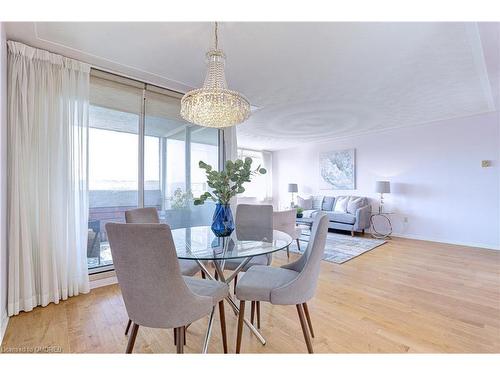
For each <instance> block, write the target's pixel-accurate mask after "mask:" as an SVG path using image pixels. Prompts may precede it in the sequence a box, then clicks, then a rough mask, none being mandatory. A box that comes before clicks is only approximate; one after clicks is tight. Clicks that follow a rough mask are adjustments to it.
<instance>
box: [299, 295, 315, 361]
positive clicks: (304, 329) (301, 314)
mask: <svg viewBox="0 0 500 375" xmlns="http://www.w3.org/2000/svg"><path fill="white" fill-rule="evenodd" d="M296 306H297V313H298V314H299V320H300V326H301V327H302V333H303V334H304V340H305V341H306V346H307V351H308V352H309V354H311V353H313V347H312V344H311V338H310V337H309V331H308V329H307V325H306V324H307V323H306V319H305V317H304V310H303V308H302V305H300V304H299V305H296Z"/></svg>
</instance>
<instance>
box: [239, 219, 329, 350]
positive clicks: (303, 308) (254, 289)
mask: <svg viewBox="0 0 500 375" xmlns="http://www.w3.org/2000/svg"><path fill="white" fill-rule="evenodd" d="M327 232H328V216H326V214H318V215H317V216H316V218H315V219H314V222H313V225H312V229H311V237H310V240H309V243H308V245H307V248H306V250H305V251H304V254H302V256H301V257H300V258H299V259H298V260H297V261H295V262H292V263H289V264H285V265H284V266H281V268H277V267H269V266H254V267H252V268H250V269H249V270H248V271H247V272H246V273H245V275H243V276H242V277H241V279H240V281H239V282H238V285H237V286H236V298H238V299H239V300H240V312H239V316H238V332H237V336H236V353H239V352H240V349H241V337H242V333H243V318H244V315H245V301H265V302H270V303H271V304H273V305H295V306H296V308H297V313H298V315H299V320H300V325H301V327H302V333H303V334H304V340H305V342H306V346H307V350H308V352H309V353H312V352H313V347H312V343H311V337H310V336H312V337H314V331H313V327H312V323H311V317H310V315H309V309H308V307H307V301H309V300H310V299H311V298H312V297H313V296H314V294H315V291H316V284H317V281H318V276H319V272H320V261H321V259H322V258H323V253H324V252H325V241H326V234H327ZM306 319H307V323H306Z"/></svg>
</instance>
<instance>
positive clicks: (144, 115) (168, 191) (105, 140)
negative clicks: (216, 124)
mask: <svg viewBox="0 0 500 375" xmlns="http://www.w3.org/2000/svg"><path fill="white" fill-rule="evenodd" d="M90 97H91V107H90V131H89V190H90V192H89V193H90V211H89V242H88V243H89V244H88V248H87V258H88V265H89V269H91V270H92V271H100V270H105V269H111V268H112V258H111V252H110V250H109V245H108V242H107V235H106V231H105V224H106V223H107V222H110V221H113V222H124V221H125V217H124V213H125V211H126V210H128V209H131V208H135V207H156V208H157V209H158V213H159V216H160V220H161V221H162V222H165V223H168V224H169V225H170V226H171V227H172V228H181V227H188V226H195V225H209V224H210V219H211V215H212V213H213V209H214V208H213V205H212V204H210V203H208V202H207V203H208V204H207V203H206V204H205V205H203V206H194V205H193V197H194V196H199V195H200V194H201V193H202V192H203V191H205V190H206V189H207V185H206V178H205V175H204V174H203V173H202V172H203V171H202V170H201V169H200V168H199V167H198V163H199V161H200V160H203V161H205V162H207V163H209V164H211V165H212V166H213V167H214V168H218V165H219V131H218V130H217V129H208V128H202V127H198V126H195V125H192V124H189V123H187V122H185V121H184V120H182V118H181V117H180V115H179V110H180V97H181V95H180V94H177V93H174V92H171V91H168V90H164V89H161V88H158V87H155V86H150V85H146V84H143V83H140V82H137V81H132V80H128V79H124V78H121V77H116V76H114V75H110V74H107V73H101V72H93V74H92V76H91V93H90Z"/></svg>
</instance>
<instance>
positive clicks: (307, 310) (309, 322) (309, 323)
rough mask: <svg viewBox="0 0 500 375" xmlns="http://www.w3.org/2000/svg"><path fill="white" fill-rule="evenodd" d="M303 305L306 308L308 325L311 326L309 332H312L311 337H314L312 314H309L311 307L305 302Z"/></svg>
mask: <svg viewBox="0 0 500 375" xmlns="http://www.w3.org/2000/svg"><path fill="white" fill-rule="evenodd" d="M302 307H303V308H304V313H305V314H306V319H307V325H308V326H309V332H311V337H313V338H314V331H313V325H312V323H311V316H310V315H309V308H308V307H307V303H305V302H304V303H303V304H302Z"/></svg>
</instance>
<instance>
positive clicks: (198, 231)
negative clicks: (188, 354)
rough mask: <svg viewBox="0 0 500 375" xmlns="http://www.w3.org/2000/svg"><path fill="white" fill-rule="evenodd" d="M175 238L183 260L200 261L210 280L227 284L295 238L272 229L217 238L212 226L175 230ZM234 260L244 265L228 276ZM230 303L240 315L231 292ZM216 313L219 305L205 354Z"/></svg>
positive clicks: (246, 230) (240, 230)
mask: <svg viewBox="0 0 500 375" xmlns="http://www.w3.org/2000/svg"><path fill="white" fill-rule="evenodd" d="M172 236H173V239H174V243H175V247H176V249H177V257H178V258H179V259H188V260H193V261H195V262H197V263H198V265H199V266H200V268H201V269H202V270H203V272H204V273H205V274H206V275H207V277H208V278H209V279H212V280H216V279H218V280H219V281H221V282H224V283H226V284H229V283H230V282H231V281H232V280H233V279H234V278H235V276H236V275H238V273H239V272H240V271H241V270H242V269H243V268H244V267H245V266H246V265H247V264H248V262H250V260H251V259H252V258H253V257H256V256H259V255H266V254H270V253H273V252H276V251H279V250H282V249H285V248H286V247H287V246H289V245H290V244H291V243H292V237H291V236H289V235H288V234H286V233H284V232H281V231H278V230H272V229H268V228H236V229H235V230H234V231H233V233H232V234H231V235H230V236H228V237H216V236H215V234H214V233H213V232H212V230H211V229H210V227H209V226H200V227H190V228H179V229H174V230H172ZM231 259H237V260H241V263H240V264H239V265H238V266H237V267H236V268H235V269H234V270H233V272H232V273H231V274H230V275H224V270H225V264H226V261H227V260H231ZM209 262H211V263H212V264H213V266H214V268H215V274H214V275H212V273H211V272H210V271H209V270H208V268H207V264H208V263H209ZM229 290H231V288H229ZM226 300H227V302H228V303H229V306H231V308H232V309H233V311H234V313H235V315H238V313H239V309H238V306H237V305H236V303H235V302H234V298H233V296H232V295H231V292H230V293H229V295H228V297H226ZM214 312H215V306H214V308H213V309H212V312H211V314H210V318H209V321H208V328H207V333H206V336H205V341H204V343H203V353H206V352H207V349H208V342H209V340H210V334H211V331H212V324H213V320H214ZM244 322H245V324H246V325H247V326H248V328H249V329H250V330H251V332H252V333H253V334H254V335H255V336H256V337H257V338H258V339H259V340H260V342H261V343H262V344H263V345H265V344H266V340H265V339H264V337H263V336H262V335H261V333H260V332H259V331H258V330H257V328H256V327H255V326H254V325H253V324H252V323H251V322H250V321H249V320H248V319H247V318H245V319H244Z"/></svg>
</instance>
